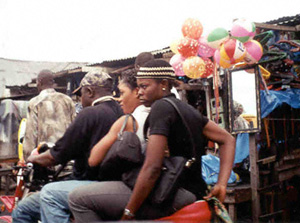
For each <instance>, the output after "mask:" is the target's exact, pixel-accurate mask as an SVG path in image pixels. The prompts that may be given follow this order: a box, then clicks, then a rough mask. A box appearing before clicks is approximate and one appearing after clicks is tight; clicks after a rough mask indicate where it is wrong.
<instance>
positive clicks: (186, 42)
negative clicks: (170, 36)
mask: <svg viewBox="0 0 300 223" xmlns="http://www.w3.org/2000/svg"><path fill="white" fill-rule="evenodd" d="M177 49H178V52H179V53H180V54H181V55H182V56H183V57H186V58H187V57H191V56H196V55H197V53H198V50H199V42H198V41H197V40H194V39H192V38H189V37H184V38H182V39H181V40H180V42H179V44H178V48H177Z"/></svg>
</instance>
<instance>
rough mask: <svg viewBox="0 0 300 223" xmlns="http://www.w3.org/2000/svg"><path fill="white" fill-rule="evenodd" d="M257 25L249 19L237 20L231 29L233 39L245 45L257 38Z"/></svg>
mask: <svg viewBox="0 0 300 223" xmlns="http://www.w3.org/2000/svg"><path fill="white" fill-rule="evenodd" d="M255 33H256V31H255V24H254V22H252V21H249V20H247V19H244V18H242V19H237V20H235V21H234V22H233V25H232V28H231V32H230V34H231V37H232V38H234V39H237V40H239V41H241V42H242V43H245V42H247V41H249V40H251V39H252V38H253V37H254V36H255Z"/></svg>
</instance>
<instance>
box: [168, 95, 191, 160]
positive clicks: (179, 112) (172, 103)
mask: <svg viewBox="0 0 300 223" xmlns="http://www.w3.org/2000/svg"><path fill="white" fill-rule="evenodd" d="M163 100H165V101H167V102H169V103H170V104H171V105H173V107H174V108H175V110H176V111H177V113H178V114H179V116H180V118H181V120H182V122H183V124H184V126H185V128H186V130H187V131H188V134H189V136H190V141H191V145H192V152H193V156H194V158H195V157H196V145H195V142H194V138H193V134H192V131H191V129H190V128H189V126H188V124H187V122H186V120H185V118H184V117H183V115H182V113H181V111H180V110H179V108H178V107H177V105H176V104H175V102H174V101H172V100H171V99H170V98H163Z"/></svg>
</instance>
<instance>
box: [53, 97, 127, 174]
mask: <svg viewBox="0 0 300 223" xmlns="http://www.w3.org/2000/svg"><path fill="white" fill-rule="evenodd" d="M121 115H123V111H122V109H121V108H120V106H119V104H118V103H117V102H116V101H114V100H111V101H105V102H101V103H100V104H98V105H95V106H91V107H87V108H84V109H83V110H82V111H81V112H80V113H79V114H78V115H77V117H76V118H75V120H74V121H73V123H72V124H71V125H70V126H69V128H68V129H67V130H66V132H65V134H64V135H63V137H62V138H61V139H59V140H58V141H57V142H56V144H55V146H54V147H53V148H51V150H50V153H51V155H52V156H53V157H54V159H55V161H56V163H66V162H68V161H70V160H75V162H74V168H73V173H72V178H74V179H78V180H95V179H97V175H98V168H91V167H89V165H88V157H89V155H90V151H91V149H92V148H93V146H94V145H95V144H96V143H97V142H98V141H99V140H100V139H101V138H102V137H103V136H105V135H106V133H107V132H108V131H109V129H110V127H111V126H112V124H113V123H114V122H115V121H116V120H117V119H118V118H119V117H120V116H121Z"/></svg>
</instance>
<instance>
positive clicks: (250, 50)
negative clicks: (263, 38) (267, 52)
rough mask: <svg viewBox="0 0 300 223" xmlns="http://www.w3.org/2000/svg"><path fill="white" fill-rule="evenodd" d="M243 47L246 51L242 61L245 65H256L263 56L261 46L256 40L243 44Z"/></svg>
mask: <svg viewBox="0 0 300 223" xmlns="http://www.w3.org/2000/svg"><path fill="white" fill-rule="evenodd" d="M244 46H245V49H246V55H245V57H244V61H245V62H246V63H247V64H254V63H257V62H258V61H259V60H260V59H261V57H262V55H263V48H262V46H261V44H260V43H259V42H258V41H256V40H250V41H248V42H247V43H244Z"/></svg>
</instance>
